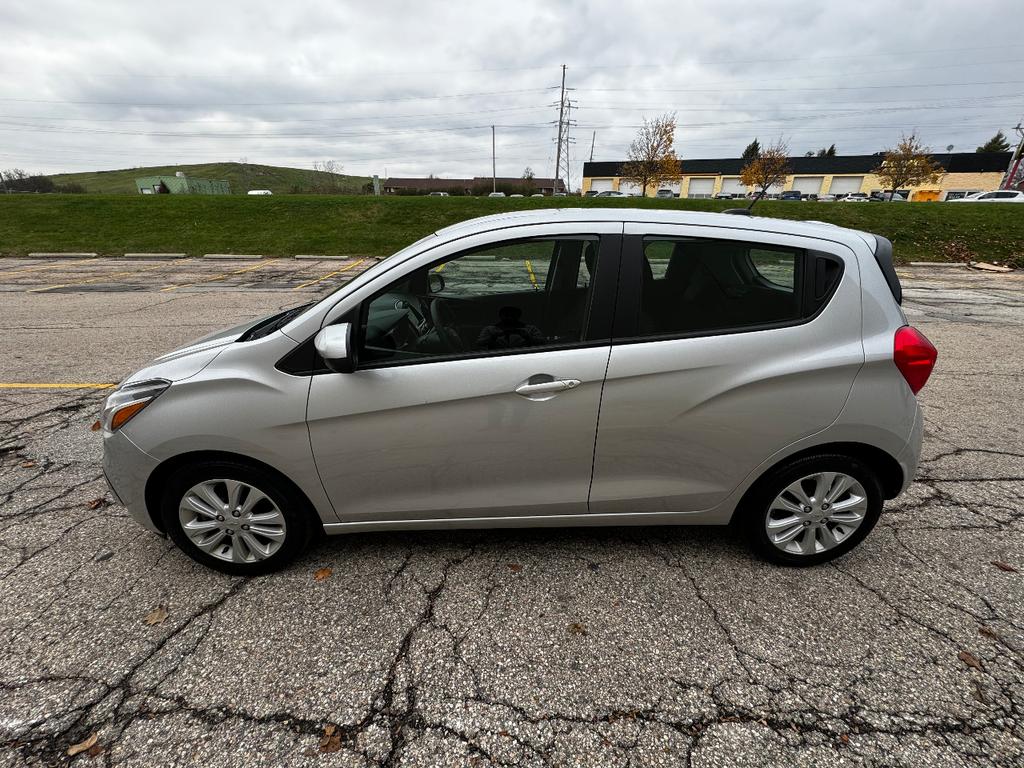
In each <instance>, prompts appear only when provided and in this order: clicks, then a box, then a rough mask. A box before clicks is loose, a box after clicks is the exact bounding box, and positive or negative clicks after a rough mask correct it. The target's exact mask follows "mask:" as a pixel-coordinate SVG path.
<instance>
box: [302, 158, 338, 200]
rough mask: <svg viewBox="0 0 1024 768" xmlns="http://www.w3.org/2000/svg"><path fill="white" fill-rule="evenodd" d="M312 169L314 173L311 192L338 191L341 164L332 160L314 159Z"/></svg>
mask: <svg viewBox="0 0 1024 768" xmlns="http://www.w3.org/2000/svg"><path fill="white" fill-rule="evenodd" d="M313 170H314V171H315V173H314V174H313V179H312V185H311V189H310V191H311V192H315V193H317V194H321V195H333V194H337V193H338V192H339V191H340V189H341V185H340V183H339V176H341V172H342V170H343V167H342V166H340V165H337V164H336V163H335V162H334V161H333V160H319V161H318V160H314V161H313Z"/></svg>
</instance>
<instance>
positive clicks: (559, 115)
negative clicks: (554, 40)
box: [552, 64, 565, 189]
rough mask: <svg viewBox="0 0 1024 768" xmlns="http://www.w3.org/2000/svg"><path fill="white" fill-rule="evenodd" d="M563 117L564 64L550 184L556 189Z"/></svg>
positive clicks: (560, 163)
mask: <svg viewBox="0 0 1024 768" xmlns="http://www.w3.org/2000/svg"><path fill="white" fill-rule="evenodd" d="M564 115H565V64H563V65H562V91H561V94H560V95H559V97H558V141H557V142H556V143H555V178H554V181H553V182H552V183H553V184H554V188H555V189H557V188H558V173H559V171H560V170H561V168H562V119H563V116H564Z"/></svg>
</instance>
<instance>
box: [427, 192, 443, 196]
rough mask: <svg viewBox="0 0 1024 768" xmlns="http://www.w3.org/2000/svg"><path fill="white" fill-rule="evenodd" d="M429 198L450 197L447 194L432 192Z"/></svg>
mask: <svg viewBox="0 0 1024 768" xmlns="http://www.w3.org/2000/svg"><path fill="white" fill-rule="evenodd" d="M427 197H448V193H447V192H431V193H430V194H429V195H427Z"/></svg>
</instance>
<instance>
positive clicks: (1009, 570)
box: [992, 560, 1020, 573]
mask: <svg viewBox="0 0 1024 768" xmlns="http://www.w3.org/2000/svg"><path fill="white" fill-rule="evenodd" d="M992 565H994V566H995V567H996V568H998V569H999V570H1000V571H1006V572H1007V573H1020V571H1018V570H1017V569H1016V568H1014V567H1013V566H1012V565H1010V564H1009V563H1003V562H1000V561H999V560H993V561H992Z"/></svg>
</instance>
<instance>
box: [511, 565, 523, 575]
mask: <svg viewBox="0 0 1024 768" xmlns="http://www.w3.org/2000/svg"><path fill="white" fill-rule="evenodd" d="M508 569H509V570H510V571H512V572H513V573H519V572H520V571H521V570H523V566H521V565H520V564H519V563H509V564H508Z"/></svg>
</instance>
